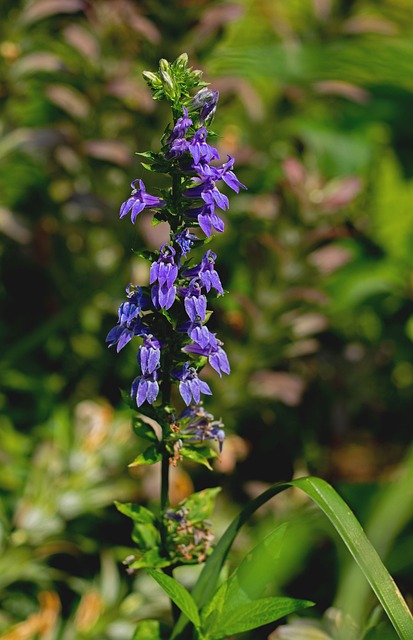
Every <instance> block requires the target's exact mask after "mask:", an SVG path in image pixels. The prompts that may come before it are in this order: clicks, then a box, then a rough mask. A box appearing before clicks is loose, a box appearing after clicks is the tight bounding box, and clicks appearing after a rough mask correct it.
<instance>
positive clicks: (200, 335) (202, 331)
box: [176, 320, 211, 347]
mask: <svg viewBox="0 0 413 640" xmlns="http://www.w3.org/2000/svg"><path fill="white" fill-rule="evenodd" d="M176 330H177V331H182V332H185V333H187V334H188V336H189V337H190V338H191V340H193V341H194V342H196V343H197V344H199V345H200V346H201V347H206V346H207V344H209V340H210V338H209V337H210V334H211V332H210V331H209V329H208V327H206V326H205V325H202V324H201V323H200V322H199V320H196V321H195V322H192V321H191V320H189V321H188V322H184V324H182V325H180V326H179V327H177V329H176Z"/></svg>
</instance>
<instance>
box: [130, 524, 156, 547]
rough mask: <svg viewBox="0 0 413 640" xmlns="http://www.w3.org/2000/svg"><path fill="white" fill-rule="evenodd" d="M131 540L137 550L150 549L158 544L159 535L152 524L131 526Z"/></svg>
mask: <svg viewBox="0 0 413 640" xmlns="http://www.w3.org/2000/svg"><path fill="white" fill-rule="evenodd" d="M132 540H133V541H134V542H135V544H137V545H138V547H139V549H152V548H153V547H156V546H158V545H159V544H160V534H159V531H158V529H157V528H156V527H155V526H154V525H153V524H137V523H135V524H134V525H133V529H132Z"/></svg>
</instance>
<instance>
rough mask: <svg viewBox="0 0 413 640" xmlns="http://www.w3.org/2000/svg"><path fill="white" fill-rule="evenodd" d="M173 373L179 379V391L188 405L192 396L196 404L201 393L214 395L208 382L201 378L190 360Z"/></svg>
mask: <svg viewBox="0 0 413 640" xmlns="http://www.w3.org/2000/svg"><path fill="white" fill-rule="evenodd" d="M171 375H172V377H173V378H175V379H176V380H179V393H180V394H181V396H182V398H183V400H184V402H185V404H186V405H189V404H190V402H191V399H192V398H193V399H194V402H195V403H196V404H199V401H200V399H201V393H204V394H206V395H209V396H210V395H212V391H211V389H210V388H209V386H208V384H207V383H206V382H204V381H203V380H200V379H199V377H198V374H197V372H196V370H195V369H194V368H193V367H190V366H189V362H185V364H184V365H183V367H181V368H179V369H175V370H174V371H172V372H171Z"/></svg>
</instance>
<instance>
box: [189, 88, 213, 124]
mask: <svg viewBox="0 0 413 640" xmlns="http://www.w3.org/2000/svg"><path fill="white" fill-rule="evenodd" d="M218 97H219V93H218V91H211V90H210V89H208V88H207V87H204V88H203V89H201V90H200V91H198V93H197V94H195V96H194V98H193V100H192V105H191V106H192V108H193V109H199V110H200V113H199V117H200V120H201V121H204V120H206V119H207V118H212V117H213V115H214V113H215V110H216V106H217V102H218Z"/></svg>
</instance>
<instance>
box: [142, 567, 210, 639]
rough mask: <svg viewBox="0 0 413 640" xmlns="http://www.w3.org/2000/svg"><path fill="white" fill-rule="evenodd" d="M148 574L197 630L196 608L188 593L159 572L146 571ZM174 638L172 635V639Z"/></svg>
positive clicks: (153, 570)
mask: <svg viewBox="0 0 413 640" xmlns="http://www.w3.org/2000/svg"><path fill="white" fill-rule="evenodd" d="M147 571H148V573H149V575H150V576H152V578H153V579H154V580H156V582H157V583H158V584H159V586H160V587H162V589H163V590H164V591H165V593H166V594H167V595H168V596H169V598H170V599H171V600H172V602H174V603H175V604H176V606H177V607H179V609H180V610H181V611H182V613H183V614H184V615H185V616H186V617H187V618H188V620H190V621H191V622H192V623H193V625H194V626H195V628H197V629H199V627H200V624H201V621H200V618H199V613H198V608H197V606H196V604H195V601H194V599H193V598H192V596H191V594H190V593H189V591H187V590H186V589H185V587H184V586H182V584H181V583H180V582H178V581H177V580H175V579H174V578H171V577H170V576H167V575H166V574H165V573H162V572H161V571H156V570H155V569H149V568H148V569H147ZM173 637H174V636H173V635H172V638H173Z"/></svg>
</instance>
